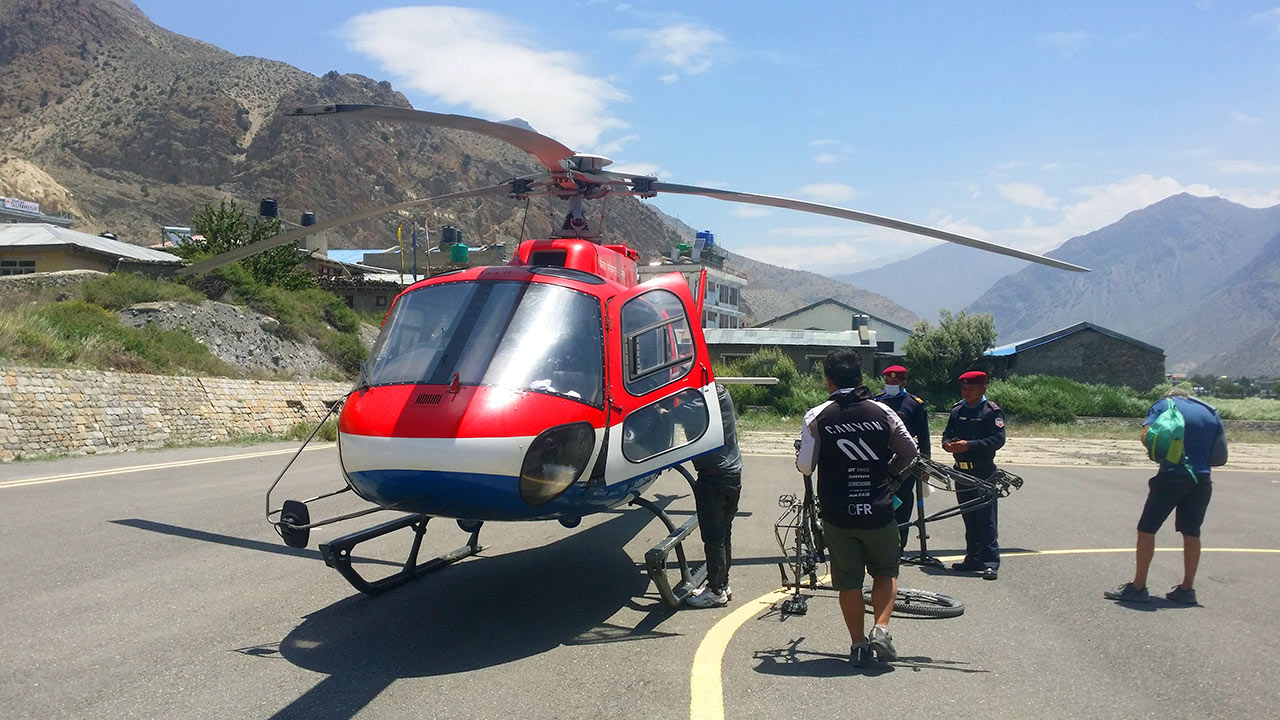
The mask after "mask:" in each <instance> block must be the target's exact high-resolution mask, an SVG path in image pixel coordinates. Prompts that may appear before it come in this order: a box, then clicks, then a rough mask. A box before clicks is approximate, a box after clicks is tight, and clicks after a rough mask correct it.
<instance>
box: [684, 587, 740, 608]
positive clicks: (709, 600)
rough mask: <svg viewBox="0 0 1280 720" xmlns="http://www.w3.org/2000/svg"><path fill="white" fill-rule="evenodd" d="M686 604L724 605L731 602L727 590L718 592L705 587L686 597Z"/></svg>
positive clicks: (706, 606) (701, 605)
mask: <svg viewBox="0 0 1280 720" xmlns="http://www.w3.org/2000/svg"><path fill="white" fill-rule="evenodd" d="M684 604H685V605H688V606H689V607H696V608H709V607H724V606H725V605H728V604H729V595H728V592H727V591H725V590H722V591H720V592H716V591H715V590H712V589H711V588H709V587H703V588H702V589H700V590H698V591H697V592H695V593H694V594H692V595H690V596H689V597H687V598H685V600H684Z"/></svg>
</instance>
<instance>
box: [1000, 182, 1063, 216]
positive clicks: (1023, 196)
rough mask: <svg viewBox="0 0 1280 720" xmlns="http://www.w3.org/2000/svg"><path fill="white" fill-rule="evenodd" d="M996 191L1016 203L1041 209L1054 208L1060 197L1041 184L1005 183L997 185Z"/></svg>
mask: <svg viewBox="0 0 1280 720" xmlns="http://www.w3.org/2000/svg"><path fill="white" fill-rule="evenodd" d="M996 191H997V192H999V193H1000V197H1002V198H1004V199H1005V200H1008V201H1009V202H1011V203H1013V204H1014V205H1021V206H1023V207H1029V208H1037V209H1040V210H1053V209H1055V208H1057V207H1058V199H1057V198H1055V197H1053V196H1052V195H1050V194H1049V193H1047V192H1045V190H1044V188H1042V187H1040V186H1039V185H1030V184H1027V183H1005V184H1003V185H997V186H996Z"/></svg>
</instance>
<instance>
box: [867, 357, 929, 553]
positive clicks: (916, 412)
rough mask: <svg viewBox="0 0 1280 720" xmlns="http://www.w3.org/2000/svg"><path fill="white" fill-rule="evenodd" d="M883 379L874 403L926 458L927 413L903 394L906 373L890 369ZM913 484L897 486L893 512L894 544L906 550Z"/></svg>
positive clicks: (917, 401) (920, 403)
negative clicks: (904, 429) (893, 416)
mask: <svg viewBox="0 0 1280 720" xmlns="http://www.w3.org/2000/svg"><path fill="white" fill-rule="evenodd" d="M881 375H883V376H884V391H883V392H881V393H880V394H879V395H876V396H875V398H874V399H875V401H876V402H879V403H882V404H884V405H886V406H888V407H889V409H890V410H893V411H894V412H896V413H898V417H900V418H902V424H903V425H906V426H907V432H908V433H910V434H911V437H912V438H913V439H914V440H915V441H916V447H917V448H918V449H919V450H920V454H921V455H923V456H925V457H929V412H928V411H927V410H925V407H924V401H923V400H921V399H920V398H918V397H916V396H915V395H912V394H911V393H909V392H907V389H906V388H905V387H903V385H905V384H906V383H907V369H906V368H905V367H903V366H901V365H890V366H889V367H887V368H885V369H884V372H882V373H881ZM915 489H916V484H915V483H914V482H912V481H911V480H906V481H904V482H903V483H902V484H901V485H899V486H898V492H897V495H898V499H899V500H901V501H902V504H901V505H899V506H898V509H897V510H896V511H895V512H894V519H895V520H897V521H898V544H899V545H901V546H902V547H903V548H906V547H907V535H908V534H909V533H908V531H909V530H910V529H911V526H909V525H907V523H909V522H911V508H913V507H915V505H916V493H915ZM923 516H924V508H923V507H922V508H921V509H920V517H923Z"/></svg>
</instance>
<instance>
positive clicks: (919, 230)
mask: <svg viewBox="0 0 1280 720" xmlns="http://www.w3.org/2000/svg"><path fill="white" fill-rule="evenodd" d="M638 180H640V181H642V183H641V184H642V185H643V186H644V189H645V190H646V191H647V192H660V193H662V192H665V193H675V194H677V195H702V196H705V197H710V198H715V199H717V200H724V201H726V202H738V203H747V204H751V205H767V206H769V207H776V208H783V209H786V210H800V211H801V212H809V213H816V214H818V215H827V216H829V217H836V218H843V219H845V220H853V221H855V222H861V223H868V224H870V225H878V226H880V227H886V228H891V229H893V230H901V231H903V232H909V233H912V234H914V235H923V236H924V237H931V238H935V239H937V240H946V241H947V242H953V243H957V244H959V245H966V246H968V247H971V248H977V249H978V250H986V251H987V252H993V253H997V254H999V255H1007V256H1009V257H1014V258H1018V259H1020V260H1027V261H1030V262H1033V263H1039V264H1040V265H1048V266H1049V267H1053V268H1058V269H1059V270H1070V271H1073V272H1089V268H1086V267H1081V266H1079V265H1073V264H1072V263H1069V262H1063V261H1061V260H1055V259H1054V258H1051V257H1045V256H1044V255H1037V254H1035V253H1030V252H1025V251H1023V250H1017V249H1015V248H1011V247H1005V246H1004V245H997V244H996V243H992V242H987V241H985V240H978V239H977V238H971V237H966V236H964V235H957V234H955V233H951V232H947V231H946V230H938V229H937V228H931V227H928V226H926V225H916V224H915V223H909V222H906V221H905V220H895V219H893V218H888V217H884V216H881V215H872V214H870V213H864V212H859V211H857V210H849V209H847V208H842V207H836V206H834V205H823V204H821V203H813V202H806V201H804V200H792V199H791V198H784V197H774V196H772V195H755V194H752V193H744V192H736V191H733V190H719V189H716V188H707V187H698V186H696V185H676V184H673V183H664V182H651V181H649V179H648V178H640V179H638Z"/></svg>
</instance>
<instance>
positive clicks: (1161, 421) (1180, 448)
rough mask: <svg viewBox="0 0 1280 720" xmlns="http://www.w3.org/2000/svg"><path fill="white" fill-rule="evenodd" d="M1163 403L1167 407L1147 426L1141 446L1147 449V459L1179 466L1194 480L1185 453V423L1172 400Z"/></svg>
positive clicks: (1194, 474) (1194, 475)
mask: <svg viewBox="0 0 1280 720" xmlns="http://www.w3.org/2000/svg"><path fill="white" fill-rule="evenodd" d="M1165 402H1166V403H1167V405H1166V406H1165V409H1164V412H1162V413H1160V414H1159V415H1158V416H1157V417H1156V419H1155V421H1154V422H1152V423H1151V424H1150V425H1148V426H1147V432H1146V434H1145V435H1143V437H1142V444H1143V445H1145V446H1146V448H1147V457H1149V458H1151V460H1152V461H1154V462H1167V463H1169V464H1171V465H1181V466H1182V467H1184V468H1186V469H1187V472H1188V473H1190V474H1191V477H1192V479H1195V477H1196V473H1195V471H1194V470H1192V469H1191V463H1190V462H1188V458H1187V454H1186V452H1185V444H1186V440H1187V421H1186V420H1185V419H1184V418H1183V417H1182V413H1181V412H1179V411H1178V406H1177V404H1175V403H1174V402H1173V398H1166V399H1165Z"/></svg>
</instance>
